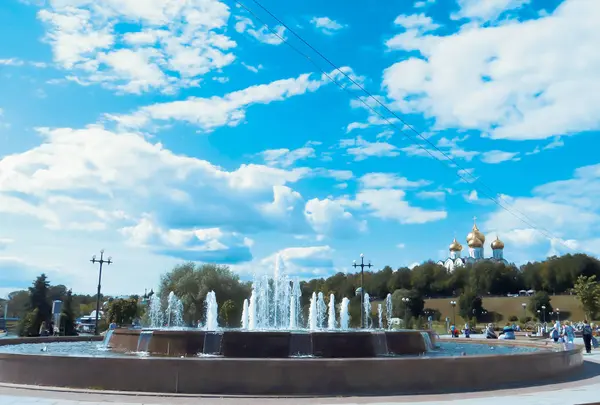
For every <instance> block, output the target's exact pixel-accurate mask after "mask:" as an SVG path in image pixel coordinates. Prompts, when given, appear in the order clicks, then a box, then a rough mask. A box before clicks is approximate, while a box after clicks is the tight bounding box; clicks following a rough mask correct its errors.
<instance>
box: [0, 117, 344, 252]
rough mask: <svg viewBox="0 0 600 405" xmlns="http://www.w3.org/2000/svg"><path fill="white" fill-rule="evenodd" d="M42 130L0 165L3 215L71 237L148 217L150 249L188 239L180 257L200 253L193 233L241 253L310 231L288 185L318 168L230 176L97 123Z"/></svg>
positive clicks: (262, 169) (245, 169)
mask: <svg viewBox="0 0 600 405" xmlns="http://www.w3.org/2000/svg"><path fill="white" fill-rule="evenodd" d="M39 132H40V134H41V135H42V137H43V140H44V141H43V143H42V144H41V145H40V146H38V147H35V148H33V149H30V150H28V151H26V152H24V153H20V154H14V155H9V156H6V157H4V158H3V159H2V160H0V212H4V213H11V214H13V215H12V216H13V217H17V216H18V217H22V218H33V219H36V220H38V221H40V222H41V223H43V224H45V225H46V226H47V227H49V228H52V229H56V230H58V229H74V230H78V231H82V230H86V229H87V230H88V231H91V230H102V229H104V230H107V231H108V230H114V229H119V228H130V229H132V228H133V229H135V228H136V227H137V226H139V218H144V217H145V215H151V217H152V224H153V228H152V229H155V233H156V234H157V235H163V236H161V237H157V238H158V239H156V238H155V240H162V245H159V244H157V243H154V244H153V245H151V246H152V247H154V248H156V249H158V247H159V246H163V248H164V249H166V248H167V247H169V246H170V248H172V249H175V247H176V246H177V244H176V243H172V242H169V240H170V239H168V238H167V239H165V238H166V237H164V235H169V236H172V235H175V234H176V235H179V236H180V237H181V238H183V239H185V238H184V236H186V237H188V238H189V241H183V242H180V246H181V248H182V249H181V250H182V251H183V252H184V253H185V251H186V250H190V249H192V250H194V249H196V250H197V249H198V247H199V246H200V243H201V241H203V240H204V239H202V238H200V237H199V236H198V235H199V234H198V232H202V230H206V229H213V228H219V232H222V233H223V235H224V236H223V237H220V239H219V240H227V241H228V242H227V243H224V245H226V246H229V247H232V248H236V249H240V248H242V249H245V248H244V247H243V246H241V245H240V243H239V241H242V240H243V236H242V235H244V234H252V233H256V232H260V231H262V230H268V229H271V230H279V231H281V232H289V233H302V232H306V231H308V230H309V229H310V227H309V224H308V223H307V222H306V220H305V219H304V212H303V208H304V201H303V199H302V197H301V196H300V194H299V193H297V192H295V191H293V190H291V189H290V188H289V187H287V186H286V184H293V183H295V182H297V181H298V180H300V179H301V178H304V177H306V176H309V175H313V174H316V175H319V173H320V172H319V171H314V172H313V171H311V170H310V169H306V168H297V169H291V170H284V169H279V168H274V167H268V166H262V165H253V164H251V165H241V166H240V167H239V168H237V169H236V170H233V171H227V170H224V169H222V168H220V167H217V166H214V165H212V164H211V163H209V162H207V161H204V160H200V159H196V158H191V157H187V156H181V155H176V154H174V153H172V152H171V151H169V150H167V149H165V148H164V147H163V146H162V145H161V144H159V143H150V142H148V140H146V139H145V138H144V137H143V136H142V135H140V134H136V133H114V132H111V131H108V130H106V129H104V128H101V127H98V126H92V127H89V128H86V129H79V130H75V129H70V128H62V129H54V130H50V129H40V130H39ZM335 175H340V174H335ZM146 225H147V224H146ZM237 234H239V237H238V236H236V235H237ZM130 235H131V233H130ZM194 238H195V239H194ZM232 238H233V239H232ZM236 238H237V239H236ZM198 240H200V242H199V241H198ZM236 240H237V241H238V242H235V241H236ZM191 241H193V242H194V243H192V242H191ZM204 241H205V240H204ZM169 243H171V244H169ZM223 253H224V255H225V253H227V252H224V251H223ZM229 253H231V252H229ZM242 253H243V252H242ZM182 254H183V253H182ZM231 254H233V253H231ZM237 254H241V253H240V252H239V250H238V253H237ZM171 255H173V256H174V254H171ZM214 260H217V259H216V258H215V259H214Z"/></svg>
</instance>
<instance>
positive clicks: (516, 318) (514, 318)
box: [508, 315, 519, 322]
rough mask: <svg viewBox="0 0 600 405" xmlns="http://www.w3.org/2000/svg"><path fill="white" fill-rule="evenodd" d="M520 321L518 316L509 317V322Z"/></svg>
mask: <svg viewBox="0 0 600 405" xmlns="http://www.w3.org/2000/svg"><path fill="white" fill-rule="evenodd" d="M518 320H519V317H518V316H516V315H511V316H509V317H508V321H509V322H517V321H518Z"/></svg>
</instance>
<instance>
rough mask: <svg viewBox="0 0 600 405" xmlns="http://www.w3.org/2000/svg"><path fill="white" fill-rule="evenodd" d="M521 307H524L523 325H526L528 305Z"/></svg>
mask: <svg viewBox="0 0 600 405" xmlns="http://www.w3.org/2000/svg"><path fill="white" fill-rule="evenodd" d="M521 306H522V307H523V323H525V320H526V319H527V304H525V303H522V304H521Z"/></svg>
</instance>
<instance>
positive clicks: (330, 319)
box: [327, 294, 335, 330]
mask: <svg viewBox="0 0 600 405" xmlns="http://www.w3.org/2000/svg"><path fill="white" fill-rule="evenodd" d="M327 329H329V330H333V329H335V295H333V294H331V295H329V316H328V318H327Z"/></svg>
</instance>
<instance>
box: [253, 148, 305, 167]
mask: <svg viewBox="0 0 600 405" xmlns="http://www.w3.org/2000/svg"><path fill="white" fill-rule="evenodd" d="M259 156H260V157H262V159H263V160H264V161H265V163H266V164H267V165H269V166H279V167H290V166H292V165H294V163H296V162H297V161H299V160H304V159H308V158H313V157H315V149H314V148H313V147H311V146H309V145H306V146H303V147H301V148H298V149H293V150H290V149H287V148H281V149H268V150H265V151H263V152H261V153H259Z"/></svg>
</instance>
